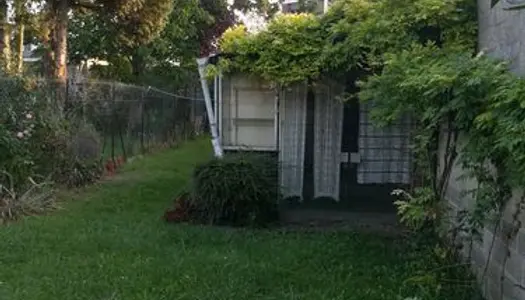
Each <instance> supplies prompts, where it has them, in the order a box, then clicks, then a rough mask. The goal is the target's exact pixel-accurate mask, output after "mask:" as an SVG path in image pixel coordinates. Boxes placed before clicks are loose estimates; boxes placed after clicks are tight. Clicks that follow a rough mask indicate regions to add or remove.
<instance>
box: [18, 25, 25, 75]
mask: <svg viewBox="0 0 525 300" xmlns="http://www.w3.org/2000/svg"><path fill="white" fill-rule="evenodd" d="M17 27H18V32H17V37H16V40H17V41H16V46H17V59H16V72H17V74H22V72H23V71H24V31H25V25H24V23H20V24H17Z"/></svg>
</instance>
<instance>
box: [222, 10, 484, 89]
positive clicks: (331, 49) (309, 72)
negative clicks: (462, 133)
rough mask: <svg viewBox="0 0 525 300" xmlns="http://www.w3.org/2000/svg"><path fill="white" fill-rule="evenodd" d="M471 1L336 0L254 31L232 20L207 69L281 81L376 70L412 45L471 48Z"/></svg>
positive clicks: (473, 38) (473, 19) (473, 26)
mask: <svg viewBox="0 0 525 300" xmlns="http://www.w3.org/2000/svg"><path fill="white" fill-rule="evenodd" d="M475 10H476V7H475V3H474V1H472V0H339V1H336V2H335V3H334V4H333V5H332V6H331V8H330V10H329V11H328V13H326V14H324V15H322V16H316V15H313V14H307V13H302V14H284V15H279V16H277V17H275V18H274V19H272V20H271V21H270V22H269V23H268V25H267V27H266V28H265V29H263V30H262V31H260V32H257V33H250V32H248V31H247V30H246V27H244V26H242V25H239V26H236V27H233V28H230V29H229V30H227V31H226V32H225V33H224V35H223V36H222V38H221V39H220V41H219V46H220V51H221V53H223V54H225V57H223V58H221V59H219V63H218V64H217V66H215V67H213V68H212V70H215V71H217V70H220V71H221V72H224V73H228V72H242V73H248V74H253V75H256V76H260V77H262V78H263V79H265V80H267V81H269V82H272V83H276V84H280V85H288V84H291V83H294V82H299V81H304V80H307V79H316V78H318V77H319V76H321V75H323V76H332V77H335V76H340V75H345V74H348V72H352V71H353V70H356V69H368V70H370V71H371V72H377V71H378V70H380V69H381V68H382V66H383V64H384V61H385V59H384V58H385V55H387V54H389V53H395V52H397V51H400V50H402V49H406V48H407V47H411V46H412V45H413V44H422V45H424V44H428V43H431V44H435V45H437V46H439V47H451V48H452V47H453V48H455V49H457V48H462V49H474V45H475V44H476V29H477V28H476V15H475Z"/></svg>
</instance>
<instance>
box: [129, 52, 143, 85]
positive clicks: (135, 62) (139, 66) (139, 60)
mask: <svg viewBox="0 0 525 300" xmlns="http://www.w3.org/2000/svg"><path fill="white" fill-rule="evenodd" d="M144 68H145V62H144V57H143V56H142V55H141V53H140V51H139V50H138V49H137V50H135V51H134V53H133V55H132V57H131V69H132V76H133V81H134V82H135V83H137V84H138V83H140V82H141V79H142V76H143V74H144Z"/></svg>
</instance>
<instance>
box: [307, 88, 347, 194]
mask: <svg viewBox="0 0 525 300" xmlns="http://www.w3.org/2000/svg"><path fill="white" fill-rule="evenodd" d="M340 92H341V90H340V89H338V88H336V87H335V86H329V85H318V86H316V88H315V113H314V114H315V123H314V128H315V129H314V140H315V141H314V197H315V198H318V197H330V198H333V199H335V200H337V201H339V183H340V174H341V143H342V133H343V110H344V109H343V108H344V107H343V103H342V102H341V101H340V100H339V99H338V98H337V96H339V95H340Z"/></svg>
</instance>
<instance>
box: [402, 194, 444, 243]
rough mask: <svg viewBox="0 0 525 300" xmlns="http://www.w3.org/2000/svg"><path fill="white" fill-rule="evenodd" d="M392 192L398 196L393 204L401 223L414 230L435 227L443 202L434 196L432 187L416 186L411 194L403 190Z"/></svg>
mask: <svg viewBox="0 0 525 300" xmlns="http://www.w3.org/2000/svg"><path fill="white" fill-rule="evenodd" d="M392 194H393V195H395V196H397V197H398V200H397V201H395V202H394V205H395V206H396V207H397V211H398V214H399V216H400V221H401V223H402V224H404V225H406V226H407V227H408V228H410V229H411V230H413V231H416V232H418V231H422V230H423V229H425V228H426V229H428V228H430V229H431V230H432V229H434V228H436V227H437V224H438V223H439V222H440V219H439V218H440V217H442V216H443V211H444V203H443V202H441V201H440V199H436V198H435V196H434V194H433V193H432V189H430V188H425V187H423V188H416V189H415V191H414V194H413V195H412V194H410V193H408V192H407V191H404V190H395V191H393V192H392ZM436 233H437V232H436Z"/></svg>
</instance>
